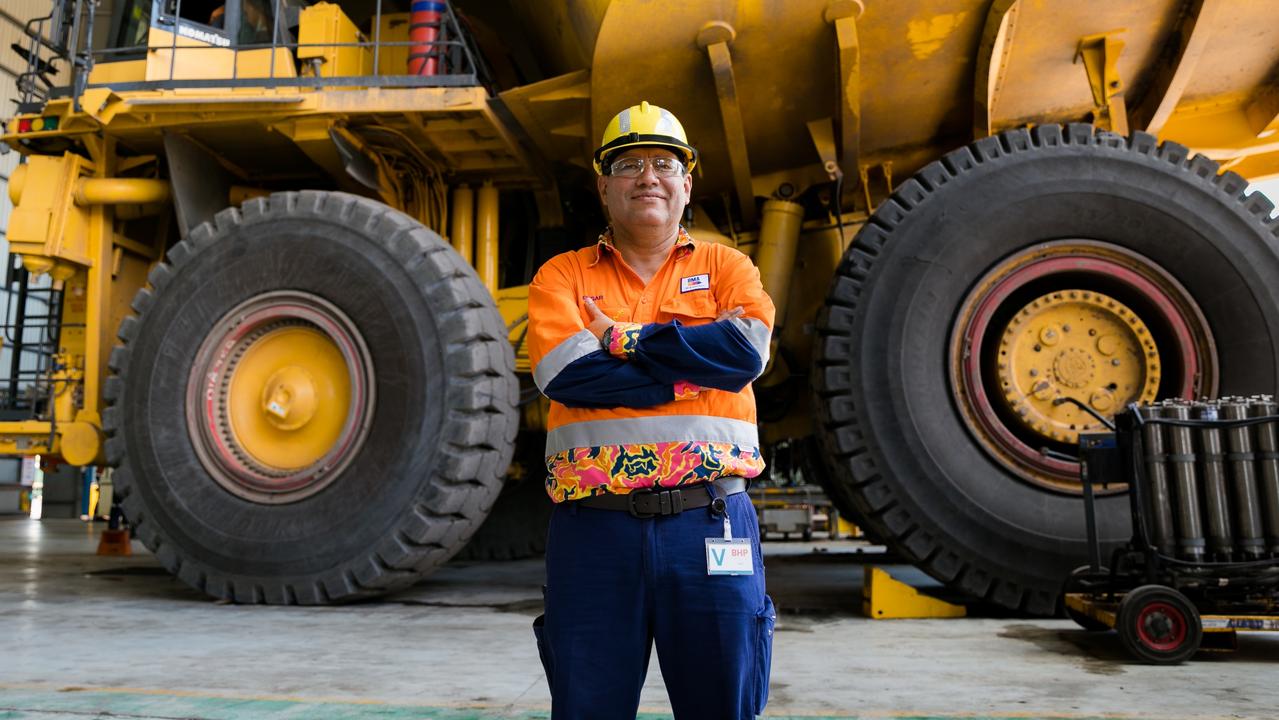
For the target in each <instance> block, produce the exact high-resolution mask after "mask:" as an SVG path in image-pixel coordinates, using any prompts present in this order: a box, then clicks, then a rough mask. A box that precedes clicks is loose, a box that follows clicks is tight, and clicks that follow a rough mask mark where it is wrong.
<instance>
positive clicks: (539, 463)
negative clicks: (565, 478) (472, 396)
mask: <svg viewBox="0 0 1279 720" xmlns="http://www.w3.org/2000/svg"><path fill="white" fill-rule="evenodd" d="M545 450H546V433H544V432H533V431H526V432H522V433H520V435H519V437H518V438H516V441H515V457H516V461H515V463H513V464H512V465H511V467H512V468H516V467H517V466H518V467H519V469H520V472H519V476H512V477H508V478H507V479H506V486H505V487H503V488H502V494H501V495H498V496H497V501H496V502H494V503H493V509H492V510H491V511H489V514H488V517H487V518H485V520H484V524H483V525H481V526H480V529H479V530H476V531H475V535H474V536H473V537H471V539H470V541H469V542H467V543H466V547H464V548H462V551H461V552H459V553H458V554H457V557H456V558H455V559H456V560H480V561H483V560H524V559H526V558H531V557H537V556H539V555H542V554H544V553H545V552H546V530H547V528H548V527H549V526H550V524H551V513H552V512H553V511H554V510H555V503H553V502H551V497H550V495H548V494H547V493H546V482H545V478H546V461H545V459H544V456H545Z"/></svg>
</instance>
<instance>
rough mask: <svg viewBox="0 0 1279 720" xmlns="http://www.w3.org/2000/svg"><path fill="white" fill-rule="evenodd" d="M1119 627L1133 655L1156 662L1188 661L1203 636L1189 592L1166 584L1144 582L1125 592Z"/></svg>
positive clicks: (1122, 638)
mask: <svg viewBox="0 0 1279 720" xmlns="http://www.w3.org/2000/svg"><path fill="white" fill-rule="evenodd" d="M1115 629H1116V630H1118V631H1119V640H1120V642H1122V643H1123V645H1124V648H1125V649H1127V650H1128V652H1130V653H1132V655H1133V657H1135V658H1137V659H1138V660H1141V661H1142V662H1146V663H1152V664H1156V665H1175V664H1177V663H1180V662H1182V661H1184V660H1188V659H1189V658H1190V656H1191V655H1194V654H1195V652H1196V651H1197V650H1198V649H1199V642H1200V641H1201V640H1202V639H1203V625H1202V624H1201V623H1200V621H1199V613H1198V611H1196V610H1195V606H1194V605H1192V604H1191V603H1190V601H1189V600H1187V599H1186V596H1185V595H1182V594H1181V593H1179V592H1177V591H1176V590H1173V589H1172V588H1168V587H1164V586H1162V585H1143V586H1141V587H1139V588H1137V589H1136V590H1133V591H1132V592H1130V593H1128V594H1127V595H1125V596H1124V599H1123V601H1122V602H1121V603H1119V617H1118V618H1117V621H1116V623H1115Z"/></svg>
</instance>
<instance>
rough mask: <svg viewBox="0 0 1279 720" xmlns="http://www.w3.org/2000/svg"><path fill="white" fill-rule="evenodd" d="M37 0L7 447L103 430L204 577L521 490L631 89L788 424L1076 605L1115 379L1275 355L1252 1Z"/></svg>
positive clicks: (358, 545)
mask: <svg viewBox="0 0 1279 720" xmlns="http://www.w3.org/2000/svg"><path fill="white" fill-rule="evenodd" d="M25 30H26V37H27V38H29V42H28V43H27V44H26V45H24V47H23V48H22V53H21V54H22V61H23V62H25V63H26V68H27V70H26V72H25V73H23V74H22V75H21V77H20V78H19V88H20V90H21V91H22V93H23V98H22V104H21V106H20V107H19V108H18V113H17V114H16V115H15V116H14V117H12V118H10V119H8V120H7V122H6V124H5V128H4V135H3V137H2V139H3V142H4V143H5V145H6V146H7V147H9V148H11V149H13V150H16V151H17V152H19V153H21V154H22V156H23V158H24V164H23V168H24V169H23V170H21V171H20V172H19V173H18V174H16V175H15V176H14V179H13V182H11V184H10V190H11V193H12V195H13V198H14V200H15V206H16V208H15V210H14V215H13V219H12V221H11V223H10V225H9V229H8V233H7V235H8V240H9V242H10V247H11V250H12V251H13V252H14V253H15V254H16V256H17V257H19V258H20V259H21V263H20V267H19V265H18V264H17V263H15V264H14V265H12V268H13V269H11V271H10V272H9V276H10V277H11V278H13V280H14V283H15V284H16V286H20V287H22V288H29V290H30V292H31V293H35V292H42V293H45V295H44V296H42V297H47V299H48V304H49V305H50V306H51V307H53V308H54V310H53V311H51V312H50V313H48V314H50V315H55V316H56V318H55V321H54V322H53V323H51V326H56V327H51V328H50V330H51V331H50V333H49V334H48V335H49V337H50V338H52V339H50V340H48V341H46V342H41V343H39V344H38V345H37V346H32V347H31V348H29V349H28V350H26V351H15V355H13V357H20V358H23V357H25V358H27V361H25V362H26V365H24V364H23V362H16V363H14V364H13V365H12V367H11V368H10V373H9V378H8V379H9V383H8V387H9V389H8V391H7V393H0V400H3V402H0V417H2V418H4V420H3V422H0V451H3V452H8V453H17V454H39V455H40V456H41V457H42V458H44V459H46V461H50V462H52V461H60V460H65V461H68V462H74V463H86V464H95V463H97V464H103V463H105V464H111V465H117V466H118V468H119V469H118V471H117V473H116V482H117V487H118V488H119V492H118V494H119V495H121V496H123V504H124V509H125V511H126V514H127V515H128V516H129V519H130V520H131V521H132V522H133V523H134V525H135V527H136V529H137V533H138V535H139V537H141V538H142V539H143V540H144V541H145V542H146V543H147V544H148V546H150V547H151V548H152V549H153V550H154V551H155V552H156V553H157V556H158V557H159V558H160V560H161V561H162V562H163V563H164V564H165V566H166V567H168V568H170V569H171V570H173V571H174V572H175V573H176V574H178V575H179V576H180V577H182V578H183V579H184V580H186V581H188V582H190V583H191V584H193V585H195V586H196V587H199V588H201V589H203V590H205V591H206V592H208V593H210V594H212V595H215V596H218V597H225V598H233V599H235V600H237V601H245V602H272V603H288V602H326V601H334V600H342V599H349V598H353V597H359V596H362V595H368V594H373V593H378V592H384V591H386V590H388V589H392V588H395V587H400V586H403V585H405V584H407V583H410V582H412V581H413V580H414V579H416V578H418V577H420V576H421V575H422V574H424V573H426V572H429V571H430V570H431V569H433V568H434V567H436V566H438V565H439V564H440V563H441V562H443V561H444V560H446V559H447V558H448V557H450V556H451V555H452V554H453V553H455V552H457V551H458V550H459V549H460V548H461V547H462V546H463V545H466V544H467V543H468V542H470V539H471V537H472V534H473V533H475V532H476V528H477V526H478V525H479V524H480V523H481V521H482V520H483V519H484V517H485V516H486V514H487V513H488V512H489V510H490V508H491V507H492V506H493V505H494V502H495V496H496V494H497V492H498V490H499V488H500V487H501V486H502V485H503V483H504V482H506V483H507V484H508V485H511V484H518V485H519V486H520V487H521V488H522V489H523V490H524V491H527V490H528V488H529V487H530V485H529V483H528V480H529V478H533V481H532V482H533V485H532V487H534V489H536V476H537V473H529V472H527V468H529V467H534V466H535V463H529V462H527V461H526V462H522V463H520V465H519V467H520V468H522V469H523V470H524V471H523V472H519V473H511V474H510V476H509V477H507V478H506V480H505V481H504V475H505V474H506V470H507V468H508V467H509V463H510V459H511V456H512V453H513V444H514V436H515V433H516V428H517V425H518V426H519V427H521V428H522V429H523V432H522V434H521V441H522V442H523V443H524V445H527V446H529V447H533V448H535V447H536V444H537V443H536V438H537V437H538V436H537V433H538V432H540V430H541V429H542V427H543V426H544V417H545V411H544V405H543V404H542V403H541V402H540V401H539V400H538V399H537V393H536V390H535V389H534V388H533V386H532V384H531V382H530V380H529V379H528V376H527V372H528V369H529V368H528V357H527V347H526V344H525V342H524V330H525V329H524V324H525V320H526V298H527V291H526V287H525V286H526V284H527V282H528V281H529V279H530V278H531V276H532V273H533V271H534V270H535V269H536V268H537V266H538V265H540V263H541V262H543V261H545V260H546V259H547V258H549V257H550V256H552V255H554V254H555V253H556V252H559V251H563V250H567V249H572V248H576V247H581V246H582V245H584V244H586V243H590V242H593V241H594V239H595V237H596V236H597V234H598V232H599V231H600V229H601V228H602V227H604V226H605V224H606V223H607V218H605V217H604V215H603V210H602V209H601V207H600V205H599V202H598V198H597V197H596V196H595V190H594V180H593V173H592V170H591V168H590V163H589V157H590V153H591V151H592V150H593V149H594V147H595V145H596V143H597V142H598V138H599V137H600V136H601V133H602V130H603V128H604V125H605V123H606V122H607V121H608V119H609V118H611V117H612V116H613V115H614V114H615V113H616V112H618V111H619V110H620V109H622V108H625V107H628V106H630V105H633V104H635V103H637V102H639V101H641V100H647V101H649V102H651V103H654V104H656V105H660V106H662V107H664V108H667V109H669V110H670V111H672V112H673V113H674V114H675V115H676V116H678V117H679V118H680V119H681V121H682V122H683V124H684V127H685V128H686V130H687V131H688V135H689V139H690V142H691V143H692V144H693V145H694V146H696V147H697V149H698V151H699V153H700V157H701V161H700V162H699V163H698V165H697V168H696V170H695V171H694V176H693V199H694V202H693V204H692V205H691V206H690V209H689V212H688V216H687V218H686V225H687V226H688V228H689V230H690V231H691V232H692V233H693V235H694V236H695V237H698V238H701V239H703V240H709V241H715V242H722V243H726V244H729V245H732V246H735V247H737V248H738V249H740V250H742V251H743V252H746V253H748V254H750V255H751V256H752V257H753V258H754V260H755V262H756V264H757V265H758V266H759V268H760V273H761V277H762V278H763V281H764V284H765V287H766V289H767V290H768V292H769V293H770V295H771V296H772V297H773V298H774V301H775V303H776V304H777V307H778V326H777V332H776V333H775V337H774V345H775V351H774V352H773V353H772V356H773V360H772V362H771V365H770V367H769V368H768V371H767V373H766V374H765V376H764V377H762V378H761V379H760V380H759V381H758V382H757V383H756V387H755V390H756V395H757V398H758V402H759V405H760V418H761V429H762V434H763V437H764V439H765V443H766V446H767V447H766V448H765V452H766V454H767V455H768V456H769V457H770V458H773V459H776V458H778V457H779V456H780V455H781V454H784V453H790V455H791V457H792V459H798V460H799V462H798V463H797V465H798V466H799V467H802V468H803V469H804V470H805V475H806V476H807V477H809V478H810V479H816V480H817V481H819V482H821V483H822V484H823V486H824V488H825V491H826V493H827V495H828V496H829V497H830V498H831V499H832V501H833V502H834V503H835V504H836V506H837V507H838V508H839V510H840V513H841V514H842V515H844V516H846V517H848V518H851V519H853V520H854V521H855V522H856V524H857V525H858V526H859V527H861V528H863V529H864V531H865V532H866V533H867V535H868V536H869V537H871V538H873V539H876V540H879V541H882V542H885V543H887V544H888V545H890V546H891V547H892V548H893V549H894V550H895V551H896V552H898V553H900V554H902V555H903V556H904V557H907V558H910V559H911V560H913V561H915V562H917V563H918V564H919V565H920V567H922V568H924V569H925V570H926V571H928V572H929V573H931V574H932V575H933V576H935V577H937V578H938V579H940V580H942V581H943V582H946V583H948V584H950V585H951V586H953V587H954V588H956V589H959V590H962V591H964V592H967V593H970V594H972V595H974V596H978V597H981V598H984V599H986V600H988V601H990V602H994V603H997V604H1001V605H1004V606H1007V607H1010V608H1019V609H1022V610H1025V611H1028V612H1034V613H1048V612H1052V611H1054V609H1055V608H1056V604H1057V597H1056V595H1057V591H1058V589H1059V588H1060V584H1061V579H1062V578H1063V577H1065V575H1066V574H1068V572H1069V569H1070V568H1072V567H1076V566H1078V565H1079V564H1080V559H1081V558H1083V557H1084V555H1085V552H1086V543H1085V540H1084V532H1083V521H1082V506H1081V502H1080V493H1081V486H1080V483H1079V481H1078V473H1079V464H1078V463H1077V462H1076V460H1075V457H1076V455H1077V449H1078V437H1079V435H1080V433H1083V432H1087V431H1089V430H1095V429H1096V428H1097V427H1099V423H1100V422H1101V421H1100V419H1099V418H1098V417H1096V415H1100V416H1101V417H1103V418H1104V417H1107V416H1110V415H1111V414H1113V413H1114V412H1116V411H1117V410H1118V409H1120V408H1122V407H1124V406H1125V405H1126V404H1128V403H1130V402H1136V401H1147V400H1150V399H1155V398H1167V397H1214V396H1218V395H1221V394H1252V393H1257V392H1273V391H1274V390H1275V389H1276V386H1279V360H1277V359H1276V358H1275V354H1274V352H1273V347H1275V346H1276V344H1279V291H1277V290H1276V289H1275V283H1273V281H1272V280H1271V278H1273V277H1276V276H1279V254H1277V253H1276V250H1275V242H1276V241H1275V237H1274V230H1275V228H1276V225H1275V223H1274V221H1272V220H1271V219H1270V217H1269V216H1270V212H1271V209H1272V205H1271V204H1270V202H1269V201H1268V200H1266V199H1265V198H1264V197H1263V196H1261V195H1259V194H1255V193H1250V192H1249V190H1248V183H1249V181H1250V180H1254V179H1258V178H1262V177H1266V176H1269V175H1272V174H1275V173H1277V172H1279V140H1276V139H1275V137H1274V133H1275V130H1276V129H1277V128H1279V86H1277V85H1276V80H1275V78H1276V72H1277V71H1279V52H1276V48H1279V25H1276V24H1275V23H1274V22H1273V8H1272V7H1271V4H1270V3H1266V2H1261V1H1260V0H1245V1H1240V2H1232V3H1226V2H1224V0H1125V1H1122V2H1110V3H1092V4H1087V5H1080V4H1078V3H1068V2H1065V1H1064V0H1038V1H1035V2H1031V0H924V1H921V2H911V3H902V2H883V1H880V0H864V1H862V0H787V1H786V2H784V3H783V2H759V1H754V0H752V1H747V0H741V1H736V2H734V1H723V2H710V1H707V2H685V3H653V2H650V1H648V0H574V1H571V2H508V1H505V0H500V1H494V0H489V1H481V0H454V1H453V2H436V1H426V0H360V1H358V2H357V1H355V0H351V1H349V2H348V1H345V0H344V1H343V2H337V3H331V2H314V1H313V0H226V2H222V0H112V1H110V2H105V1H104V2H100V3H94V2H88V1H87V0H55V2H53V3H52V7H51V13H50V14H49V16H47V17H46V18H44V19H42V20H41V19H38V20H36V21H33V22H32V23H30V24H28V25H27V26H26V28H25ZM24 297H25V296H24ZM21 304H22V303H19V305H21ZM28 315H29V316H30V317H29V318H27V319H28V320H31V321H32V322H34V319H35V317H36V316H37V315H39V313H38V312H27V313H26V314H25V315H24V314H23V313H22V312H18V313H17V316H20V317H24V318H25V317H27V316H28ZM28 327H30V323H28ZM55 330H56V332H53V331H55ZM117 338H118V339H117ZM23 373H26V374H23ZM2 381H3V378H0V385H3V384H4V383H3V382H2ZM531 454H532V455H536V451H535V450H534V451H532V452H531ZM520 477H523V478H524V480H522V481H519V482H518V483H516V482H515V481H516V480H518V479H519V478H520ZM1125 492H1126V488H1123V487H1112V488H1108V489H1106V491H1105V492H1104V493H1103V497H1101V498H1099V502H1098V522H1099V524H1100V528H1101V536H1102V538H1103V540H1105V541H1106V542H1118V541H1121V540H1125V539H1127V538H1128V537H1130V535H1131V533H1130V531H1129V529H1128V528H1127V522H1128V520H1127V518H1128V514H1127V511H1126V507H1125V504H1126V502H1127V501H1126V499H1125V496H1124V493H1125ZM510 497H512V498H516V497H525V496H524V495H519V496H516V495H511V496H510ZM511 502H514V503H515V505H514V506H513V507H514V510H513V511H512V512H508V513H503V512H500V511H502V507H503V502H502V501H497V506H496V509H495V511H494V515H493V517H494V520H497V519H498V518H499V517H502V518H507V517H523V516H524V515H527V513H522V510H523V509H524V508H527V507H531V505H530V504H529V503H528V501H527V499H523V500H513V501H511ZM508 504H509V503H508ZM508 510H510V508H508ZM539 512H541V510H539ZM490 526H494V523H489V525H488V526H486V527H485V528H483V529H482V530H481V531H480V533H479V535H478V536H477V539H476V542H478V541H479V539H480V538H481V537H483V536H484V534H485V531H488V530H490V529H491V530H493V532H494V533H497V534H499V535H500V534H501V533H502V531H503V530H504V529H505V530H509V531H510V533H515V532H516V528H517V527H519V528H525V529H527V530H528V533H526V534H529V533H531V534H532V535H536V534H537V533H538V528H537V527H536V523H528V524H527V525H526V526H525V525H521V524H520V523H518V522H513V521H509V520H507V519H503V520H502V522H501V523H497V527H490ZM519 532H524V530H520V531H519ZM508 534H509V533H508ZM520 542H521V543H523V544H524V545H526V546H532V545H535V544H536V543H530V542H529V541H528V540H527V538H522V539H521V540H520Z"/></svg>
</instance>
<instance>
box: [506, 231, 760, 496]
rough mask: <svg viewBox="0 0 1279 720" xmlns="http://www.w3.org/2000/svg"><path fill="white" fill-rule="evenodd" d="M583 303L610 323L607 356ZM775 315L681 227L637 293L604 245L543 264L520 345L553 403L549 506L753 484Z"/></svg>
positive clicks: (753, 283)
mask: <svg viewBox="0 0 1279 720" xmlns="http://www.w3.org/2000/svg"><path fill="white" fill-rule="evenodd" d="M587 298H590V299H592V300H593V301H594V303H595V305H596V307H598V308H599V309H600V310H602V311H603V312H604V313H605V314H607V315H608V316H609V317H611V318H613V319H614V320H616V321H617V324H616V325H615V326H614V332H613V333H612V336H611V337H608V338H606V339H608V340H610V341H611V344H610V346H609V347H605V346H604V345H603V344H602V343H601V341H600V340H599V339H597V338H596V337H595V336H594V335H593V334H592V333H591V332H590V331H589V330H587V329H586V328H587V325H589V323H590V318H591V315H590V313H589V312H588V310H587V307H586V299H587ZM739 306H740V307H741V308H742V310H743V313H742V315H741V316H740V317H737V318H733V319H727V320H723V321H719V322H716V317H717V316H718V315H719V314H720V313H723V312H725V311H727V310H731V309H733V308H735V307H739ZM773 315H774V308H773V303H772V301H771V300H770V299H769V297H768V295H767V294H765V293H764V290H763V287H762V285H761V284H760V279H759V271H758V270H757V269H756V268H755V266H754V264H752V263H751V261H750V259H749V258H748V257H746V256H745V255H743V254H742V253H741V252H739V251H737V250H735V249H733V248H730V247H728V246H725V245H721V244H718V243H708V242H701V241H698V240H694V239H693V238H691V237H690V236H689V235H688V234H687V233H686V232H684V230H683V228H680V237H679V239H678V241H677V243H676V245H675V247H674V248H672V251H671V255H670V256H669V257H668V258H667V260H666V262H665V263H664V264H663V265H662V267H661V268H660V269H659V270H658V271H657V274H656V275H655V276H654V277H653V279H652V280H651V281H650V282H649V283H648V284H647V285H645V283H644V282H643V281H642V280H641V279H640V277H639V275H637V274H636V273H635V271H634V270H633V269H631V267H630V266H629V265H627V264H626V262H625V260H623V258H622V256H621V254H620V253H619V252H618V251H617V250H616V249H615V248H614V247H613V245H612V242H611V235H610V234H609V233H605V235H603V236H601V238H600V241H599V242H598V243H596V244H595V245H593V246H591V247H587V248H583V249H581V250H576V251H573V252H567V253H563V254H560V255H557V256H556V257H554V258H552V259H551V260H549V261H548V262H547V263H546V264H545V265H543V266H542V268H541V269H540V270H539V271H538V273H537V276H536V277H535V278H534V279H533V282H532V284H531V285H530V286H529V336H528V343H529V356H530V360H531V362H532V366H533V377H534V380H535V381H536V383H537V385H538V387H539V388H540V389H541V390H542V391H543V392H544V393H546V394H547V395H548V397H550V398H551V409H550V416H549V423H548V427H547V443H546V455H547V469H548V471H549V477H548V480H547V490H548V492H549V494H550V495H551V497H552V499H553V500H555V501H556V502H560V501H564V500H575V499H579V498H584V497H590V496H592V495H597V494H600V493H627V492H630V491H632V490H634V489H637V488H650V487H655V486H660V487H674V486H679V485H686V484H695V483H701V482H707V481H710V480H714V479H715V478H717V477H722V476H742V477H754V476H756V475H758V474H759V473H760V472H761V471H762V470H763V467H764V463H763V459H762V458H761V457H760V452H759V434H758V431H757V428H756V419H755V396H754V394H753V393H752V391H751V386H750V381H751V380H753V379H754V378H755V377H758V375H759V374H760V373H761V372H763V368H764V366H765V365H766V364H767V362H768V351H769V339H770V336H771V333H772V327H773ZM711 323H714V324H715V326H714V327H701V326H708V325H710V324H711Z"/></svg>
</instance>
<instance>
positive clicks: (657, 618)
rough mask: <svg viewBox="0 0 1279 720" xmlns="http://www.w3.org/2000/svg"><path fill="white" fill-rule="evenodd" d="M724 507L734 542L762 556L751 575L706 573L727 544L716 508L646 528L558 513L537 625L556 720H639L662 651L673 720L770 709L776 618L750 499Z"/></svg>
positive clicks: (621, 516) (569, 510) (735, 499)
mask: <svg viewBox="0 0 1279 720" xmlns="http://www.w3.org/2000/svg"><path fill="white" fill-rule="evenodd" d="M727 501H728V508H727V512H728V513H729V515H730V518H731V520H732V533H733V537H739V538H749V539H750V540H751V544H752V546H753V547H754V551H755V552H754V555H755V574H754V575H732V576H725V575H715V576H712V575H708V574H707V572H706V538H708V537H709V538H722V537H723V536H724V520H723V516H722V515H712V514H711V510H710V508H709V507H706V508H695V509H691V510H685V511H684V512H682V513H680V514H678V515H669V516H665V517H654V518H642V519H641V518H635V517H632V516H631V515H630V514H629V513H626V512H620V511H616V510H600V509H594V508H585V507H577V506H575V505H573V504H572V503H565V504H561V505H559V506H558V507H556V508H555V512H554V514H553V515H552V517H551V525H550V530H549V533H548V537H547V549H546V578H547V580H546V613H545V615H544V616H543V617H540V618H538V619H537V621H536V622H534V632H535V634H536V635H537V640H538V651H539V653H540V654H541V657H542V664H543V666H544V667H545V668H546V676H547V680H548V682H549V684H550V687H551V702H552V712H551V716H552V718H554V720H584V719H586V718H590V719H592V720H595V719H597V718H598V719H599V720H627V719H633V718H634V717H635V715H636V710H637V708H638V707H639V698H640V688H641V687H642V686H643V684H644V677H645V675H646V674H647V672H648V660H649V653H650V649H651V648H652V647H653V645H654V644H655V645H656V646H657V659H658V662H659V663H660V664H661V668H662V678H663V679H664V680H665V681H666V690H667V693H668V695H669V696H670V701H671V708H672V710H673V711H674V714H675V718H676V720H749V719H750V718H754V717H756V716H757V715H759V714H760V713H762V712H763V710H764V704H765V702H767V700H768V674H769V664H770V659H771V655H772V641H773V623H774V620H775V613H774V610H773V603H772V601H771V600H770V599H769V598H768V596H767V595H765V594H764V567H763V563H762V561H761V556H760V547H759V526H758V525H757V523H756V519H755V511H754V509H753V508H752V506H751V503H750V499H749V498H748V497H747V495H746V493H738V494H736V495H731V496H729V497H728V498H727Z"/></svg>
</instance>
